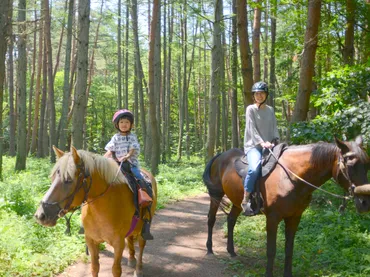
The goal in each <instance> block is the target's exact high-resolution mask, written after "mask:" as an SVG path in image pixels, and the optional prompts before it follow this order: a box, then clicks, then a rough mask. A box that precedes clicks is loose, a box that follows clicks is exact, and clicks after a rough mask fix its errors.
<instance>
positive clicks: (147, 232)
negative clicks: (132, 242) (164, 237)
mask: <svg viewBox="0 0 370 277" xmlns="http://www.w3.org/2000/svg"><path fill="white" fill-rule="evenodd" d="M141 236H142V238H143V239H144V240H153V239H154V237H153V235H152V234H151V233H150V222H149V221H144V225H143V229H141Z"/></svg>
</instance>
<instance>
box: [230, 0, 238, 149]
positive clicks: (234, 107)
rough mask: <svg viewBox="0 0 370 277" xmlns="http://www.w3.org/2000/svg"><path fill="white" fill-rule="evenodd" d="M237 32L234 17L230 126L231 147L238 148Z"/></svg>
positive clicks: (235, 9) (234, 3) (234, 4)
mask: <svg viewBox="0 0 370 277" xmlns="http://www.w3.org/2000/svg"><path fill="white" fill-rule="evenodd" d="M236 1H237V0H233V8H232V9H233V14H237V12H238V11H237V7H236ZM237 32H238V30H237V22H236V17H235V16H234V17H233V19H232V31H231V71H232V84H233V86H232V92H231V126H232V136H231V138H232V147H233V148H238V147H239V126H238V33H237Z"/></svg>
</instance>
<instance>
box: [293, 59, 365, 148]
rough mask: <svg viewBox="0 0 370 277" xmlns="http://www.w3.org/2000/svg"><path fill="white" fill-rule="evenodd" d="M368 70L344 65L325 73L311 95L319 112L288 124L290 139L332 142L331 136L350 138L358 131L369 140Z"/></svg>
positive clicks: (295, 141)
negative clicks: (290, 132)
mask: <svg viewBox="0 0 370 277" xmlns="http://www.w3.org/2000/svg"><path fill="white" fill-rule="evenodd" d="M369 78H370V69H369V68H366V67H364V66H362V67H360V66H356V67H344V68H342V69H339V70H335V71H332V72H329V73H328V74H327V77H326V78H324V79H322V80H321V88H320V89H319V91H318V93H315V94H314V95H313V96H312V101H313V103H314V105H315V107H316V108H318V109H319V110H320V115H318V116H317V117H316V118H315V119H313V120H311V121H307V122H298V123H295V124H292V126H291V128H292V135H291V141H292V143H295V144H304V143H310V142H317V141H319V140H323V141H332V140H333V136H334V135H336V136H338V137H339V138H344V139H353V138H355V137H356V136H357V135H359V134H361V135H362V136H363V137H364V140H365V143H366V144H369V143H370V121H369V114H370V103H369V102H367V101H366V100H365V99H366V96H367V94H368V93H369Z"/></svg>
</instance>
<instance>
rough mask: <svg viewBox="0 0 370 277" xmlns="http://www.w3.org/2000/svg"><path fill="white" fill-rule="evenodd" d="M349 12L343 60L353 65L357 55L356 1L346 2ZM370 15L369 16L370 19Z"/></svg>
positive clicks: (348, 0)
mask: <svg viewBox="0 0 370 277" xmlns="http://www.w3.org/2000/svg"><path fill="white" fill-rule="evenodd" d="M346 10H347V16H346V19H347V24H346V31H345V38H344V49H343V60H344V63H345V64H348V65H353V59H354V54H355V47H354V40H355V11H356V1H355V0H346ZM369 16H370V15H368V17H369ZM368 47H370V46H369V45H368Z"/></svg>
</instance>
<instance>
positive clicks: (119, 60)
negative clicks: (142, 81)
mask: <svg viewBox="0 0 370 277" xmlns="http://www.w3.org/2000/svg"><path fill="white" fill-rule="evenodd" d="M121 29H122V28H121V0H118V26H117V63H118V64H117V86H118V95H117V109H121V108H122V49H121V44H122V40H121V32H122V30H121Z"/></svg>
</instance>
